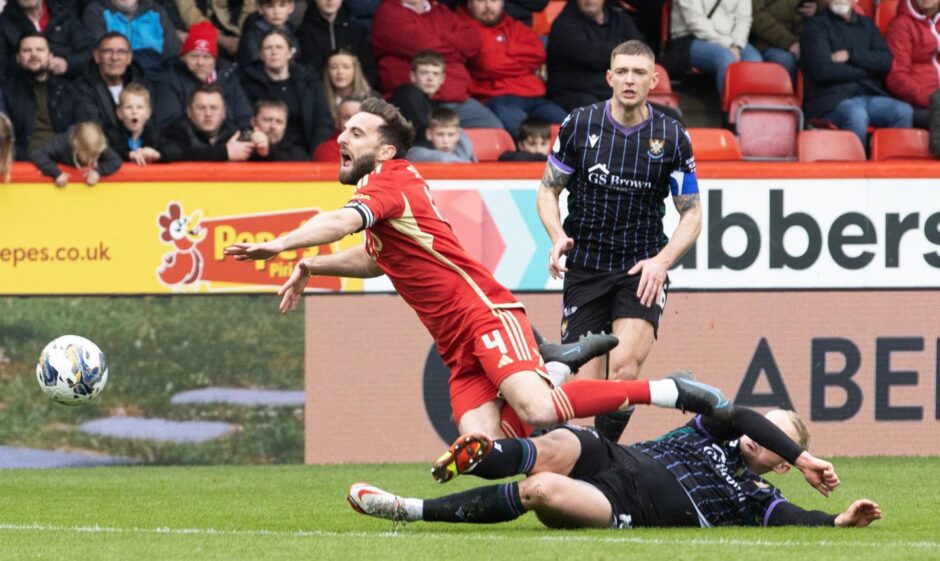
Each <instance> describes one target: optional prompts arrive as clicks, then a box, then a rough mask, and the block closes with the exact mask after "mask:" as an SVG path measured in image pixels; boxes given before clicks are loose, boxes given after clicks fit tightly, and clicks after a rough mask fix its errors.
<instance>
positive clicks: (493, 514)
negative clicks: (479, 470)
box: [422, 483, 526, 524]
mask: <svg viewBox="0 0 940 561" xmlns="http://www.w3.org/2000/svg"><path fill="white" fill-rule="evenodd" d="M525 512H526V510H525V507H523V506H522V499H521V498H519V484H518V483H509V484H506V485H491V486H489V487H477V488H476V489H470V490H468V491H463V492H462V493H455V494H453V495H447V496H446V497H439V498H437V499H427V500H425V501H424V514H423V516H422V519H423V520H425V521H427V522H469V523H475V524H492V523H495V522H509V521H510V520H515V519H516V518H519V517H520V516H522V515H523V514H525Z"/></svg>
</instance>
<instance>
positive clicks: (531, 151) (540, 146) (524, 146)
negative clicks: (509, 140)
mask: <svg viewBox="0 0 940 561" xmlns="http://www.w3.org/2000/svg"><path fill="white" fill-rule="evenodd" d="M551 151H552V125H551V124H550V123H549V122H548V121H545V120H543V119H535V118H532V117H530V118H528V119H525V120H523V121H522V122H521V123H520V124H519V140H517V141H516V151H515V152H503V153H502V154H500V155H499V161H500V162H544V161H546V160H548V154H549V153H550V152H551Z"/></svg>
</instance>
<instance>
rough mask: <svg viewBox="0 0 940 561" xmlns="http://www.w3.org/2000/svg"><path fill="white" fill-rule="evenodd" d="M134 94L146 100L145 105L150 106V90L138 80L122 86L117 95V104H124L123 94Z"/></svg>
mask: <svg viewBox="0 0 940 561" xmlns="http://www.w3.org/2000/svg"><path fill="white" fill-rule="evenodd" d="M129 95H136V96H138V97H142V98H143V99H144V101H146V102H147V107H150V106H151V105H150V90H148V89H147V88H145V87H144V85H143V84H141V83H138V82H131V83H130V84H128V85H126V86H124V89H122V90H121V94H120V95H118V100H119V103H118V106H123V105H124V98H125V96H129Z"/></svg>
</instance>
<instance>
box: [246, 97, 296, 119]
mask: <svg viewBox="0 0 940 561" xmlns="http://www.w3.org/2000/svg"><path fill="white" fill-rule="evenodd" d="M254 109H255V113H254V114H255V116H257V115H258V113H260V112H261V110H262V109H280V110H281V111H283V112H284V114H285V115H288V114H290V112H289V110H288V109H287V104H286V103H284V102H283V101H281V100H280V99H270V98H269V99H262V100H260V101H258V102H257V103H255V107H254Z"/></svg>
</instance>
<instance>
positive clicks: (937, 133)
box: [928, 91, 940, 158]
mask: <svg viewBox="0 0 940 561" xmlns="http://www.w3.org/2000/svg"><path fill="white" fill-rule="evenodd" d="M928 130H929V131H930V153H931V154H933V155H934V157H935V158H940V91H936V92H933V93H932V94H931V95H930V123H929V125H928Z"/></svg>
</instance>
